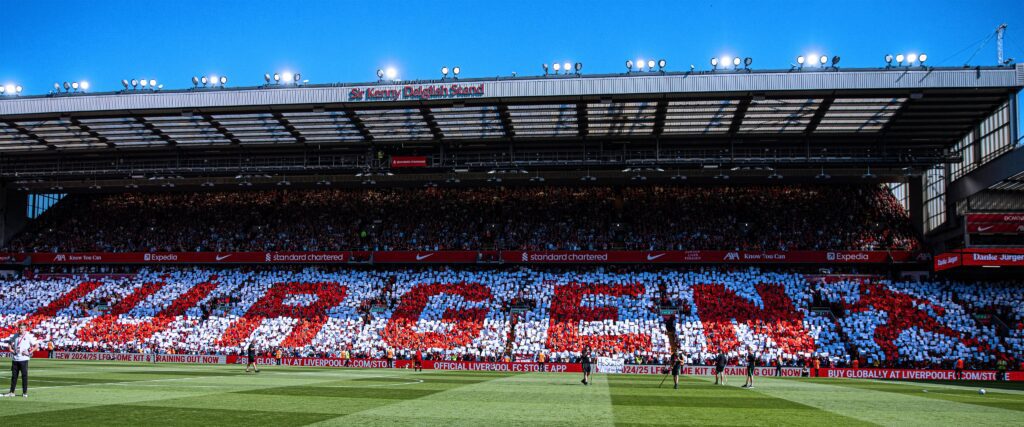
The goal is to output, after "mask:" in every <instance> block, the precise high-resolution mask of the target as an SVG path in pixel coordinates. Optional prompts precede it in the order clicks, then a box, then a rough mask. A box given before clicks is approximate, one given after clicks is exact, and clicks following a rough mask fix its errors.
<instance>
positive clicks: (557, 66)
mask: <svg viewBox="0 0 1024 427" xmlns="http://www.w3.org/2000/svg"><path fill="white" fill-rule="evenodd" d="M553 68H554V69H555V74H558V72H559V71H562V64H559V63H557V62H556V63H555V66H554V67H553Z"/></svg>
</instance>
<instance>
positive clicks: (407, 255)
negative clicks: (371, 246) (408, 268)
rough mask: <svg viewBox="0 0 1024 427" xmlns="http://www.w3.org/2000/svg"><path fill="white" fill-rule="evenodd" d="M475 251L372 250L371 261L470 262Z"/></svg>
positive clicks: (475, 257)
mask: <svg viewBox="0 0 1024 427" xmlns="http://www.w3.org/2000/svg"><path fill="white" fill-rule="evenodd" d="M479 255H480V254H479V252H476V251H391V252H374V253H373V258H372V259H373V262H374V263H381V264H390V263H403V264H411V263H451V264H472V263H475V262H476V261H477V259H478V257H479Z"/></svg>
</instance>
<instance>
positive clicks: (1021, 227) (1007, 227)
mask: <svg viewBox="0 0 1024 427" xmlns="http://www.w3.org/2000/svg"><path fill="white" fill-rule="evenodd" d="M967 232H968V233H971V234H1024V224H1005V223H1003V224H967Z"/></svg>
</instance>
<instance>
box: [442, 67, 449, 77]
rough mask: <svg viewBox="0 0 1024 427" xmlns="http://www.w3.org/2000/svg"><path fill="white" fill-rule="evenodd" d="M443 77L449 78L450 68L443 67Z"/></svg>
mask: <svg viewBox="0 0 1024 427" xmlns="http://www.w3.org/2000/svg"><path fill="white" fill-rule="evenodd" d="M441 75H442V76H445V77H447V76H448V67H441Z"/></svg>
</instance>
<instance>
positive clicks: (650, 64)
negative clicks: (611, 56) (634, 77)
mask: <svg viewBox="0 0 1024 427" xmlns="http://www.w3.org/2000/svg"><path fill="white" fill-rule="evenodd" d="M655 64H657V66H658V71H659V72H665V66H666V65H668V61H665V60H664V59H659V60H658V62H657V63H655V62H654V60H653V59H649V60H647V62H644V60H643V59H637V60H636V62H635V63H634V62H633V61H632V60H627V61H626V71H627V72H632V71H633V66H636V71H637V72H643V71H644V66H645V65H646V66H647V71H648V72H653V71H654V66H655ZM576 65H577V66H579V67H580V68H582V66H583V64H580V63H577V64H576ZM576 74H579V70H578V69H577V72H576Z"/></svg>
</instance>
